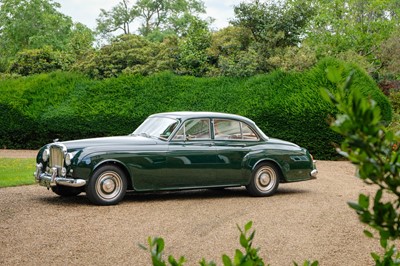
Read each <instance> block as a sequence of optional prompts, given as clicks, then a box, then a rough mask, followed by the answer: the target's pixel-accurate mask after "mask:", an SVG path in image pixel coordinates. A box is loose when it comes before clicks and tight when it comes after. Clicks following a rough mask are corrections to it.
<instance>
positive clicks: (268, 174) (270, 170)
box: [246, 163, 280, 197]
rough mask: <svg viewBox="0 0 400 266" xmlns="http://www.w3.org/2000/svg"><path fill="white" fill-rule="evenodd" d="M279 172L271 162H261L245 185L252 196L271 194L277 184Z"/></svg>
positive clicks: (276, 187)
mask: <svg viewBox="0 0 400 266" xmlns="http://www.w3.org/2000/svg"><path fill="white" fill-rule="evenodd" d="M279 179H280V172H279V170H278V169H277V167H276V166H275V165H274V164H272V163H263V164H261V165H260V166H258V167H257V168H256V169H255V170H254V172H253V176H252V178H251V181H250V184H249V185H248V186H247V187H246V188H247V191H248V192H249V193H250V194H251V195H252V196H258V197H260V196H271V195H273V194H274V193H275V192H276V190H277V189H278V186H279Z"/></svg>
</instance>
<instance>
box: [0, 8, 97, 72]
mask: <svg viewBox="0 0 400 266" xmlns="http://www.w3.org/2000/svg"><path fill="white" fill-rule="evenodd" d="M58 8H60V4H58V3H56V2H53V1H52V0H0V58H1V62H0V71H5V69H6V68H7V67H8V64H9V62H10V60H11V59H12V58H13V57H14V56H15V55H16V54H17V53H18V52H20V51H22V50H24V49H40V48H43V47H45V46H49V47H52V49H54V50H66V49H67V46H68V44H69V41H70V37H71V36H73V34H72V33H73V31H74V24H73V22H72V19H71V18H70V17H68V16H66V15H64V14H62V13H60V12H59V11H58V10H57V9H58ZM83 27H84V26H83V25H82V27H80V28H83ZM85 28H86V29H87V27H85ZM90 45H91V44H90Z"/></svg>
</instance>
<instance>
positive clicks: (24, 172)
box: [0, 158, 36, 188]
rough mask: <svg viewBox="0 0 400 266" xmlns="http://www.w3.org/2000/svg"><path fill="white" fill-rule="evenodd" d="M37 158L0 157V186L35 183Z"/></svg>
mask: <svg viewBox="0 0 400 266" xmlns="http://www.w3.org/2000/svg"><path fill="white" fill-rule="evenodd" d="M35 164H36V162H35V159H34V158H29V159H14V158H0V188H1V187H12V186H20V185H30V184H33V183H35V178H34V177H33V172H35V170H36V169H35Z"/></svg>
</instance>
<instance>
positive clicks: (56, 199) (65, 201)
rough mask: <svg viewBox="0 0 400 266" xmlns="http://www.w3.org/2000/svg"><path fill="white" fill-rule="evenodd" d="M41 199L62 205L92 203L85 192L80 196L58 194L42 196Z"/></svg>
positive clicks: (48, 202)
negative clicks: (61, 195)
mask: <svg viewBox="0 0 400 266" xmlns="http://www.w3.org/2000/svg"><path fill="white" fill-rule="evenodd" d="M39 201H41V202H43V203H47V204H51V205H60V206H67V205H71V206H72V205H90V204H91V202H90V201H89V199H88V198H87V197H86V195H85V194H84V193H82V194H81V195H79V196H75V197H60V196H57V195H54V196H49V197H41V198H39Z"/></svg>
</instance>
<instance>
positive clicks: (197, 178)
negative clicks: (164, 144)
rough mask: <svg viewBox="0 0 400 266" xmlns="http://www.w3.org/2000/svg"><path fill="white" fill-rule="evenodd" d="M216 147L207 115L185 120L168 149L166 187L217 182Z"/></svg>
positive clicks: (198, 185) (196, 185)
mask: <svg viewBox="0 0 400 266" xmlns="http://www.w3.org/2000/svg"><path fill="white" fill-rule="evenodd" d="M216 161H217V154H216V149H215V146H214V142H213V140H212V139H211V121H210V119H208V118H198V119H190V120H187V121H185V122H184V123H183V124H182V126H181V127H180V129H179V130H178V131H177V133H176V134H175V136H174V137H173V138H172V139H171V141H170V143H169V147H168V152H167V173H166V175H167V176H168V178H167V179H166V184H165V187H166V188H194V187H205V186H212V185H214V183H215V178H216V175H215V167H216V163H217V162H216Z"/></svg>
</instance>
